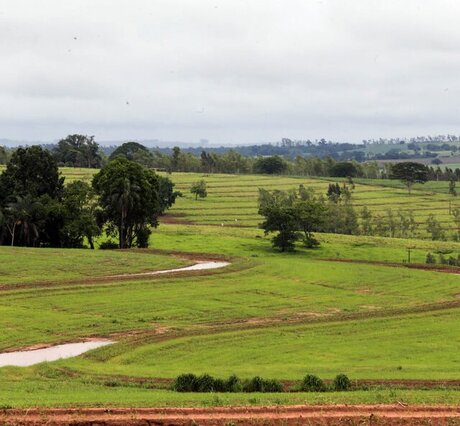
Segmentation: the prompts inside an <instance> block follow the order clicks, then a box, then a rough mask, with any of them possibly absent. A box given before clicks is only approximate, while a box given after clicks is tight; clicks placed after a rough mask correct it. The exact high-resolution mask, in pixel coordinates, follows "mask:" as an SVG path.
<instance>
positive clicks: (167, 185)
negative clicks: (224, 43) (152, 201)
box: [158, 176, 182, 215]
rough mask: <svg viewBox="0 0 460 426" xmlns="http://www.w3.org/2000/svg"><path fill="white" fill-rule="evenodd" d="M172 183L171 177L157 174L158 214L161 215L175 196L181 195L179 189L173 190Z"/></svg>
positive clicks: (172, 202) (174, 199)
mask: <svg viewBox="0 0 460 426" xmlns="http://www.w3.org/2000/svg"><path fill="white" fill-rule="evenodd" d="M174 186H175V185H174V183H172V181H171V179H168V178H166V177H164V176H158V195H159V202H160V204H159V208H160V210H159V214H160V215H162V214H163V213H164V212H165V211H166V210H167V209H169V208H170V207H171V206H172V205H173V204H174V203H175V202H176V198H177V197H182V193H181V192H180V191H174Z"/></svg>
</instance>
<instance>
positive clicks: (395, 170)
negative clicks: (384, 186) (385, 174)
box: [390, 161, 428, 193]
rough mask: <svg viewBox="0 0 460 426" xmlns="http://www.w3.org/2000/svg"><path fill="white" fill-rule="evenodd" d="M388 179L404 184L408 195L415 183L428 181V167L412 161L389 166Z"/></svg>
mask: <svg viewBox="0 0 460 426" xmlns="http://www.w3.org/2000/svg"><path fill="white" fill-rule="evenodd" d="M390 177H391V179H398V180H400V181H402V182H404V184H405V185H406V187H407V190H408V192H409V193H410V192H411V189H412V186H413V185H414V184H415V183H425V182H426V181H427V180H428V167H427V166H425V165H424V164H420V163H415V162H412V161H404V162H402V163H396V164H393V165H392V166H391V173H390Z"/></svg>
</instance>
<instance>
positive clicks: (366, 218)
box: [360, 206, 374, 235]
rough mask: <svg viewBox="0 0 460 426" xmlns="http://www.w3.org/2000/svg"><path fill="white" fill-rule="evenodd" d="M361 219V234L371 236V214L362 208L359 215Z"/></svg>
mask: <svg viewBox="0 0 460 426" xmlns="http://www.w3.org/2000/svg"><path fill="white" fill-rule="evenodd" d="M360 217H361V233H362V234H363V235H373V234H374V225H373V222H372V219H373V217H372V212H371V211H370V210H369V209H368V208H367V207H366V206H364V207H363V209H362V210H361V213H360Z"/></svg>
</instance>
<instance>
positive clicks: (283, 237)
mask: <svg viewBox="0 0 460 426" xmlns="http://www.w3.org/2000/svg"><path fill="white" fill-rule="evenodd" d="M259 214H260V215H261V216H263V217H264V221H263V222H262V223H261V224H260V227H261V228H262V229H263V230H264V233H265V235H267V234H269V233H276V234H275V236H274V237H273V238H272V245H273V247H275V248H278V249H279V250H280V251H282V252H284V251H293V250H294V247H295V246H294V244H295V242H296V241H297V240H298V239H299V238H300V233H299V232H298V228H299V222H298V218H297V214H296V211H295V209H294V207H293V205H292V198H290V195H289V194H287V193H286V192H284V191H273V192H269V191H267V190H265V189H259Z"/></svg>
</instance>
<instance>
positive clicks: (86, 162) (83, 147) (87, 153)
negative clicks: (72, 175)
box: [53, 134, 102, 168]
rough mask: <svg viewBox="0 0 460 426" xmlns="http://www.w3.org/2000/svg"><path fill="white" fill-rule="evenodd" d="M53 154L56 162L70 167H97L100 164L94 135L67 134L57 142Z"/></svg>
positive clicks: (100, 160) (97, 145)
mask: <svg viewBox="0 0 460 426" xmlns="http://www.w3.org/2000/svg"><path fill="white" fill-rule="evenodd" d="M53 154H54V156H55V158H56V161H57V162H58V163H61V164H64V165H69V166H72V167H88V168H91V167H94V168H98V167H101V165H102V159H101V155H100V154H99V144H97V143H96V142H95V140H94V136H86V135H78V134H75V135H68V136H67V137H66V138H65V139H61V140H60V141H59V142H58V144H57V147H56V148H55V149H54V150H53Z"/></svg>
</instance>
